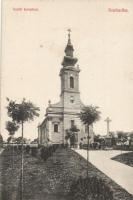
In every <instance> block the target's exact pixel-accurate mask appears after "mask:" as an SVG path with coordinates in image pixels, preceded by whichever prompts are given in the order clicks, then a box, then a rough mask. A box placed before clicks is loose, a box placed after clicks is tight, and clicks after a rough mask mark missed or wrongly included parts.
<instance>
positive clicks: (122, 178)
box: [76, 150, 133, 194]
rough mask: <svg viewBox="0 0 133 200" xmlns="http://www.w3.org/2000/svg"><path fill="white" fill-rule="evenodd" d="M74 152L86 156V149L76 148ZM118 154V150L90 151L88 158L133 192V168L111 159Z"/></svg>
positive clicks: (119, 152)
mask: <svg viewBox="0 0 133 200" xmlns="http://www.w3.org/2000/svg"><path fill="white" fill-rule="evenodd" d="M76 152H78V153H79V154H80V155H81V156H83V157H84V158H87V153H86V150H76ZM123 153H124V151H123ZM119 154H121V151H119V150H108V151H107V150H106V151H103V150H99V151H90V152H89V160H90V162H91V163H92V164H93V165H94V166H96V167H97V168H98V169H99V170H101V171H102V172H103V173H105V174H106V175H107V176H109V177H110V178H111V179H113V180H114V181H115V182H116V183H118V184H119V185H120V186H121V187H123V188H124V189H126V190H127V191H128V192H129V193H130V194H133V168H132V167H130V166H127V165H125V164H122V163H119V162H117V161H115V160H112V159H111V158H113V157H114V156H117V155H119Z"/></svg>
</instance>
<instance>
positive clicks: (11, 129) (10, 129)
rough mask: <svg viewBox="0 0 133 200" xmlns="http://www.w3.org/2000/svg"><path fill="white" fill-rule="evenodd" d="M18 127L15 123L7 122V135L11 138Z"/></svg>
mask: <svg viewBox="0 0 133 200" xmlns="http://www.w3.org/2000/svg"><path fill="white" fill-rule="evenodd" d="M18 128H19V126H18V125H17V124H16V123H15V122H11V121H7V122H6V130H7V131H8V132H9V135H10V136H11V137H13V135H14V134H15V132H16V131H17V130H18Z"/></svg>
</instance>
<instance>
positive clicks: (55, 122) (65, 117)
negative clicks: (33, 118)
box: [38, 33, 94, 145]
mask: <svg viewBox="0 0 133 200" xmlns="http://www.w3.org/2000/svg"><path fill="white" fill-rule="evenodd" d="M73 51H74V48H73V45H72V43H71V38H70V33H69V34H68V42H67V46H66V48H65V56H64V59H63V62H62V66H63V67H62V68H61V70H60V78H61V94H60V101H59V102H58V103H56V104H51V102H50V101H49V106H48V107H47V109H46V115H45V119H44V120H43V122H42V123H41V124H40V125H39V126H38V142H39V144H42V145H43V144H45V143H48V142H49V143H65V142H66V140H65V136H66V133H67V130H68V129H70V128H71V127H72V126H73V125H76V127H77V128H78V129H79V132H78V136H77V138H78V141H77V142H78V143H80V142H81V138H87V127H86V126H85V125H84V124H83V123H82V122H81V120H80V118H79V113H80V112H81V109H82V108H83V106H84V104H83V103H82V101H81V99H80V91H79V72H80V69H79V66H78V65H77V66H75V65H76V63H77V61H78V59H77V58H75V57H74V56H73ZM93 139H94V133H93V128H92V126H91V127H90V143H91V142H93Z"/></svg>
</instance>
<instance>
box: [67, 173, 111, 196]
mask: <svg viewBox="0 0 133 200" xmlns="http://www.w3.org/2000/svg"><path fill="white" fill-rule="evenodd" d="M70 197H71V200H75V199H76V200H88V199H89V200H91V199H92V200H113V191H112V190H111V189H110V187H109V186H108V185H107V184H106V183H105V182H104V181H103V180H102V179H101V178H97V177H95V176H92V177H89V178H82V177H80V178H79V179H78V180H77V181H74V182H73V184H72V185H71V188H70Z"/></svg>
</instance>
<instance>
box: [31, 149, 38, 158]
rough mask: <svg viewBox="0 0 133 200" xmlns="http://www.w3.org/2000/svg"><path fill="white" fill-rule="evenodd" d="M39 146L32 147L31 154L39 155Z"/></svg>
mask: <svg viewBox="0 0 133 200" xmlns="http://www.w3.org/2000/svg"><path fill="white" fill-rule="evenodd" d="M37 152H38V148H37V147H31V155H32V156H37Z"/></svg>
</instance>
